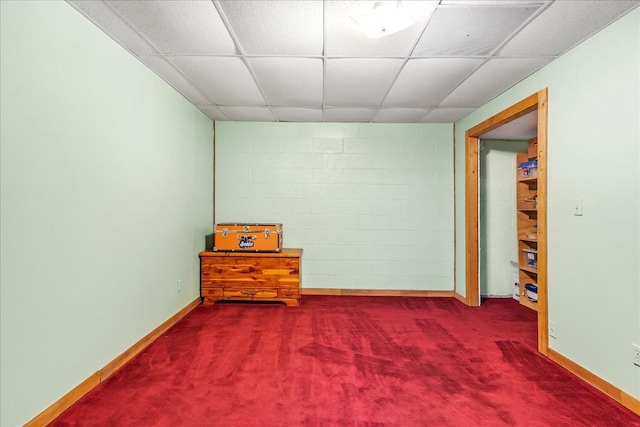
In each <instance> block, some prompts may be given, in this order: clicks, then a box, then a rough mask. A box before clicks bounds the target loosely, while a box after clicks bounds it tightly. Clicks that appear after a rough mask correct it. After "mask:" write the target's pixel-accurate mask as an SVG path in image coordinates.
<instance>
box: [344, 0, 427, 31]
mask: <svg viewBox="0 0 640 427" xmlns="http://www.w3.org/2000/svg"><path fill="white" fill-rule="evenodd" d="M351 19H353V20H354V21H355V22H356V23H357V24H358V25H360V26H361V27H362V29H363V30H364V32H365V34H366V35H367V37H369V38H371V39H377V38H380V37H384V36H388V35H391V34H395V33H397V32H398V31H402V30H404V29H407V28H409V27H410V26H412V25H413V24H415V22H414V21H413V19H411V18H410V17H409V14H408V13H407V12H406V11H405V10H404V8H403V6H402V2H400V1H399V0H397V1H377V2H375V3H374V4H373V9H371V10H370V11H368V12H365V13H361V14H358V15H352V16H351Z"/></svg>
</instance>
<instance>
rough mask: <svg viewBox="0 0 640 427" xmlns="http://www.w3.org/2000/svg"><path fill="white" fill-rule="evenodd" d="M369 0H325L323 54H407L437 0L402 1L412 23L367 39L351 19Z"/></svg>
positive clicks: (370, 4) (402, 55)
mask: <svg viewBox="0 0 640 427" xmlns="http://www.w3.org/2000/svg"><path fill="white" fill-rule="evenodd" d="M373 4H374V2H371V1H327V2H326V18H325V20H326V28H327V45H326V53H327V55H329V56H344V55H351V56H397V57H404V56H406V55H408V54H409V53H410V49H411V47H412V46H413V43H414V42H415V41H416V39H417V37H418V36H419V34H420V31H421V30H422V27H423V26H424V23H425V21H426V20H427V19H428V18H429V16H431V14H432V12H433V10H434V9H435V7H436V5H437V4H438V2H437V1H405V2H402V3H401V5H402V7H403V8H404V9H405V10H406V11H407V12H408V13H409V16H410V17H411V18H412V19H413V20H414V21H415V24H414V25H412V26H411V27H409V28H407V29H406V30H402V31H400V32H398V33H395V34H392V35H390V36H387V37H382V38H379V39H370V38H368V37H367V36H366V35H365V34H364V32H363V31H362V28H360V26H359V25H358V24H356V22H355V21H354V20H353V19H351V16H352V15H357V14H359V13H362V12H364V11H368V10H371V9H372V7H373Z"/></svg>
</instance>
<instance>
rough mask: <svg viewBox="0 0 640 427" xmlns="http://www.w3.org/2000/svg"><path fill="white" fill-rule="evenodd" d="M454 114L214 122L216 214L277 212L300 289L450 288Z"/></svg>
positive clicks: (238, 218)
mask: <svg viewBox="0 0 640 427" xmlns="http://www.w3.org/2000/svg"><path fill="white" fill-rule="evenodd" d="M452 168H453V129H452V125H450V124H358V123H253V122H217V123H216V158H215V171H214V173H215V206H216V208H215V210H216V212H215V220H216V222H281V223H283V226H284V245H285V246H286V247H300V248H303V249H304V255H303V267H302V286H303V287H304V288H341V289H392V290H394V289H395V290H453V287H454V285H453V253H454V244H453V241H454V233H453V199H454V197H453V169H452Z"/></svg>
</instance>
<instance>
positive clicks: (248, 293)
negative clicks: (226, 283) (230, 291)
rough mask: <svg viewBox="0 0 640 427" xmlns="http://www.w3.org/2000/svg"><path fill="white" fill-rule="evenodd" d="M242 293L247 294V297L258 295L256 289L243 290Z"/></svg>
mask: <svg viewBox="0 0 640 427" xmlns="http://www.w3.org/2000/svg"><path fill="white" fill-rule="evenodd" d="M242 295H244V296H247V297H254V296H256V292H255V291H242Z"/></svg>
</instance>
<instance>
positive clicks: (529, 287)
mask: <svg viewBox="0 0 640 427" xmlns="http://www.w3.org/2000/svg"><path fill="white" fill-rule="evenodd" d="M524 288H525V290H526V291H527V299H528V300H529V301H531V302H538V286H537V285H535V284H533V283H527V284H526V285H524Z"/></svg>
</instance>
